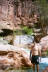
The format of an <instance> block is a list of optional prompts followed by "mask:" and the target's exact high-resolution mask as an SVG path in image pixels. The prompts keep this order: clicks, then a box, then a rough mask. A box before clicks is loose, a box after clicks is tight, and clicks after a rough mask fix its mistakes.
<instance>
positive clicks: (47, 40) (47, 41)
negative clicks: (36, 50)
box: [40, 35, 48, 50]
mask: <svg viewBox="0 0 48 72" xmlns="http://www.w3.org/2000/svg"><path fill="white" fill-rule="evenodd" d="M40 44H41V46H42V47H43V49H44V50H48V35H47V36H45V37H43V38H41V40H40Z"/></svg>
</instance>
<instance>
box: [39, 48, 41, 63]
mask: <svg viewBox="0 0 48 72" xmlns="http://www.w3.org/2000/svg"><path fill="white" fill-rule="evenodd" d="M39 56H40V62H41V49H39Z"/></svg>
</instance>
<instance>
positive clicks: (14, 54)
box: [0, 45, 32, 69]
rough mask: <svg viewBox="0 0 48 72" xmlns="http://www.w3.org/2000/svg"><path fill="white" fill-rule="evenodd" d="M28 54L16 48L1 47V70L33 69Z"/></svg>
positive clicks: (9, 46)
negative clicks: (11, 68)
mask: <svg viewBox="0 0 48 72" xmlns="http://www.w3.org/2000/svg"><path fill="white" fill-rule="evenodd" d="M31 66H32V64H31V61H30V60H29V56H28V54H27V53H26V52H25V51H24V50H22V49H20V48H17V47H15V46H11V45H0V69H6V68H10V67H13V68H20V67H31Z"/></svg>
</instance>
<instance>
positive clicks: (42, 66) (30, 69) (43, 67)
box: [0, 63, 48, 72]
mask: <svg viewBox="0 0 48 72" xmlns="http://www.w3.org/2000/svg"><path fill="white" fill-rule="evenodd" d="M47 66H48V64H45V63H40V64H39V68H40V69H39V72H42V71H43V69H45V68H46V67H47ZM0 72H33V71H32V68H26V69H19V70H17V69H14V70H5V71H4V70H0ZM35 72H37V71H35Z"/></svg>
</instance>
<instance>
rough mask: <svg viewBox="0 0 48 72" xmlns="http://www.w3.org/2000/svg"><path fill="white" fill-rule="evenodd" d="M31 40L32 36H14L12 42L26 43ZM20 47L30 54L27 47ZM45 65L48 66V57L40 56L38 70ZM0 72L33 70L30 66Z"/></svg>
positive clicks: (40, 70)
mask: <svg viewBox="0 0 48 72" xmlns="http://www.w3.org/2000/svg"><path fill="white" fill-rule="evenodd" d="M33 40H34V37H32V36H16V39H15V41H14V42H15V43H17V44H27V43H32V42H33ZM22 49H23V50H25V51H26V52H27V53H28V55H29V54H30V50H29V49H25V48H22ZM47 66H48V58H47V57H44V58H41V62H40V63H39V72H42V71H43V70H44V69H45V68H46V67H47ZM35 68H36V67H35ZM0 72H33V71H32V68H24V69H10V70H0ZM35 72H37V71H35Z"/></svg>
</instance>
